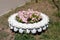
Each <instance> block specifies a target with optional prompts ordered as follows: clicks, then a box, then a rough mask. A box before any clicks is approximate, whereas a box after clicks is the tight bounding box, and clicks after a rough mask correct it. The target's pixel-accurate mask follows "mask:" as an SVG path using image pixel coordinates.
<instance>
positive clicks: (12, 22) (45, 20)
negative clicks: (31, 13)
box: [8, 13, 49, 33]
mask: <svg viewBox="0 0 60 40" xmlns="http://www.w3.org/2000/svg"><path fill="white" fill-rule="evenodd" d="M17 15H18V13H15V14H13V15H11V16H10V17H9V18H8V23H9V27H10V29H14V31H17V29H16V28H18V30H19V33H23V32H24V31H26V33H30V31H31V33H36V31H38V32H41V31H42V29H43V30H46V28H47V27H48V24H49V17H48V16H47V15H45V14H43V13H41V14H40V16H41V17H42V20H41V21H39V22H37V23H33V24H31V23H29V24H26V23H20V22H18V21H17V20H16V16H17ZM46 25H47V26H46ZM43 26H44V27H43ZM39 28H42V29H39ZM27 29H29V30H27Z"/></svg>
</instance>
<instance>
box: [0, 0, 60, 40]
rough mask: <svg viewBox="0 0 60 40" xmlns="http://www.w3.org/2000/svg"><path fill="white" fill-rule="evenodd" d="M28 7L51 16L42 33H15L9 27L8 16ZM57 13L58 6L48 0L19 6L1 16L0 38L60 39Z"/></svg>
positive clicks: (6, 39) (59, 24)
mask: <svg viewBox="0 0 60 40" xmlns="http://www.w3.org/2000/svg"><path fill="white" fill-rule="evenodd" d="M28 8H31V9H34V10H37V11H40V12H43V13H45V14H46V15H48V16H49V18H50V24H49V27H48V29H47V30H46V31H45V32H42V33H41V34H40V35H39V34H36V35H32V34H19V33H13V32H11V31H10V29H9V26H8V21H7V20H8V17H9V16H10V15H12V14H13V13H16V12H18V11H19V10H27V9H28ZM56 13H57V9H56V7H55V6H54V5H52V4H50V3H49V2H48V1H47V0H46V1H44V0H43V1H39V2H38V3H35V2H31V3H26V5H24V6H21V7H17V8H16V9H14V10H12V11H10V12H9V13H7V14H5V15H3V16H0V40H60V18H59V17H56V16H55V14H56ZM10 35H12V36H10ZM1 36H2V37H1ZM11 38H13V39H11Z"/></svg>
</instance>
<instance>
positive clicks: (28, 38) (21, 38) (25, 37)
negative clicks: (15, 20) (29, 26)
mask: <svg viewBox="0 0 60 40" xmlns="http://www.w3.org/2000/svg"><path fill="white" fill-rule="evenodd" d="M14 40H35V38H34V37H33V36H32V35H30V34H15V39H14Z"/></svg>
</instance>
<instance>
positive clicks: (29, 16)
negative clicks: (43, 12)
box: [18, 9, 40, 23]
mask: <svg viewBox="0 0 60 40" xmlns="http://www.w3.org/2000/svg"><path fill="white" fill-rule="evenodd" d="M39 15H40V13H39V12H38V11H33V9H28V11H19V12H18V16H19V18H20V19H21V20H22V21H23V22H25V23H28V22H29V21H31V20H32V21H33V22H35V21H37V20H38V19H40V17H39ZM28 20H29V21H28Z"/></svg>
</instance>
